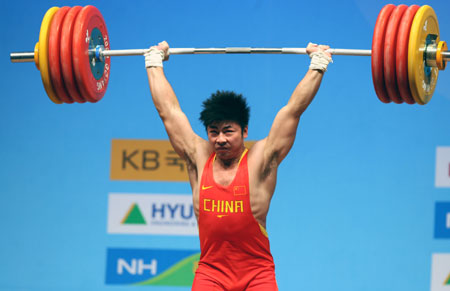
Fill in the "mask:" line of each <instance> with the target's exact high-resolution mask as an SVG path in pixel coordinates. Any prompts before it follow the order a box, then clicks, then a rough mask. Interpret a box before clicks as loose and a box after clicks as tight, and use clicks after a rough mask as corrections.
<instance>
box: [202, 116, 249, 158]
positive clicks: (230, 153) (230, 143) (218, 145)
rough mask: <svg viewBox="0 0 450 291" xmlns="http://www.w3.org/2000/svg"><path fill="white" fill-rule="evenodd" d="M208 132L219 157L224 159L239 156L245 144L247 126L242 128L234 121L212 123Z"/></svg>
mask: <svg viewBox="0 0 450 291" xmlns="http://www.w3.org/2000/svg"><path fill="white" fill-rule="evenodd" d="M207 132H208V140H209V142H210V144H211V146H212V147H213V148H214V151H215V152H216V154H217V157H218V158H220V159H224V160H227V159H232V158H235V157H237V156H238V155H239V154H240V153H241V150H242V147H243V146H244V139H245V138H247V127H245V128H244V129H243V130H242V129H241V126H240V125H239V124H237V123H236V122H234V121H222V122H215V123H212V124H211V125H209V126H208V128H207Z"/></svg>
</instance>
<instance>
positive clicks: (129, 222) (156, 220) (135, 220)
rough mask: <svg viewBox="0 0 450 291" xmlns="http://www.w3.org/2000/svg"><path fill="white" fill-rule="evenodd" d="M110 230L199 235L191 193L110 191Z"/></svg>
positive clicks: (119, 232)
mask: <svg viewBox="0 0 450 291" xmlns="http://www.w3.org/2000/svg"><path fill="white" fill-rule="evenodd" d="M108 200H109V201H108V233H116V234H160V235H198V227H197V220H196V218H195V214H194V208H193V204H192V195H173V194H126V193H120V194H118V193H110V194H109V199H108Z"/></svg>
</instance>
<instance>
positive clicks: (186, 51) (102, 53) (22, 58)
mask: <svg viewBox="0 0 450 291" xmlns="http://www.w3.org/2000/svg"><path fill="white" fill-rule="evenodd" d="M148 50H149V49H123V50H105V49H104V47H102V46H99V47H98V48H96V49H95V50H90V51H89V52H90V53H91V54H96V59H97V60H101V59H102V58H104V57H123V56H142V55H144V54H145V53H146V52H148ZM327 51H328V52H329V53H330V54H332V55H342V56H371V54H372V52H371V50H362V49H329V50H327ZM192 54H299V55H305V54H307V53H306V48H259V47H258V48H255V47H225V48H169V55H192ZM444 57H445V56H444ZM448 58H449V60H450V55H449V56H448ZM10 59H11V62H13V63H26V62H34V52H14V53H11V54H10Z"/></svg>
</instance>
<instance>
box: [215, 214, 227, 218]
mask: <svg viewBox="0 0 450 291" xmlns="http://www.w3.org/2000/svg"><path fill="white" fill-rule="evenodd" d="M224 216H228V214H219V215H217V217H218V218H222V217H224Z"/></svg>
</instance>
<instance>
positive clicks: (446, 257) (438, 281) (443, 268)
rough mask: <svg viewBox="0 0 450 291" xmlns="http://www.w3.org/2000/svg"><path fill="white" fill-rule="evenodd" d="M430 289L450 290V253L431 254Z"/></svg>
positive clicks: (438, 290) (436, 290)
mask: <svg viewBox="0 0 450 291" xmlns="http://www.w3.org/2000/svg"><path fill="white" fill-rule="evenodd" d="M431 291H450V254H433V257H432V264H431Z"/></svg>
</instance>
